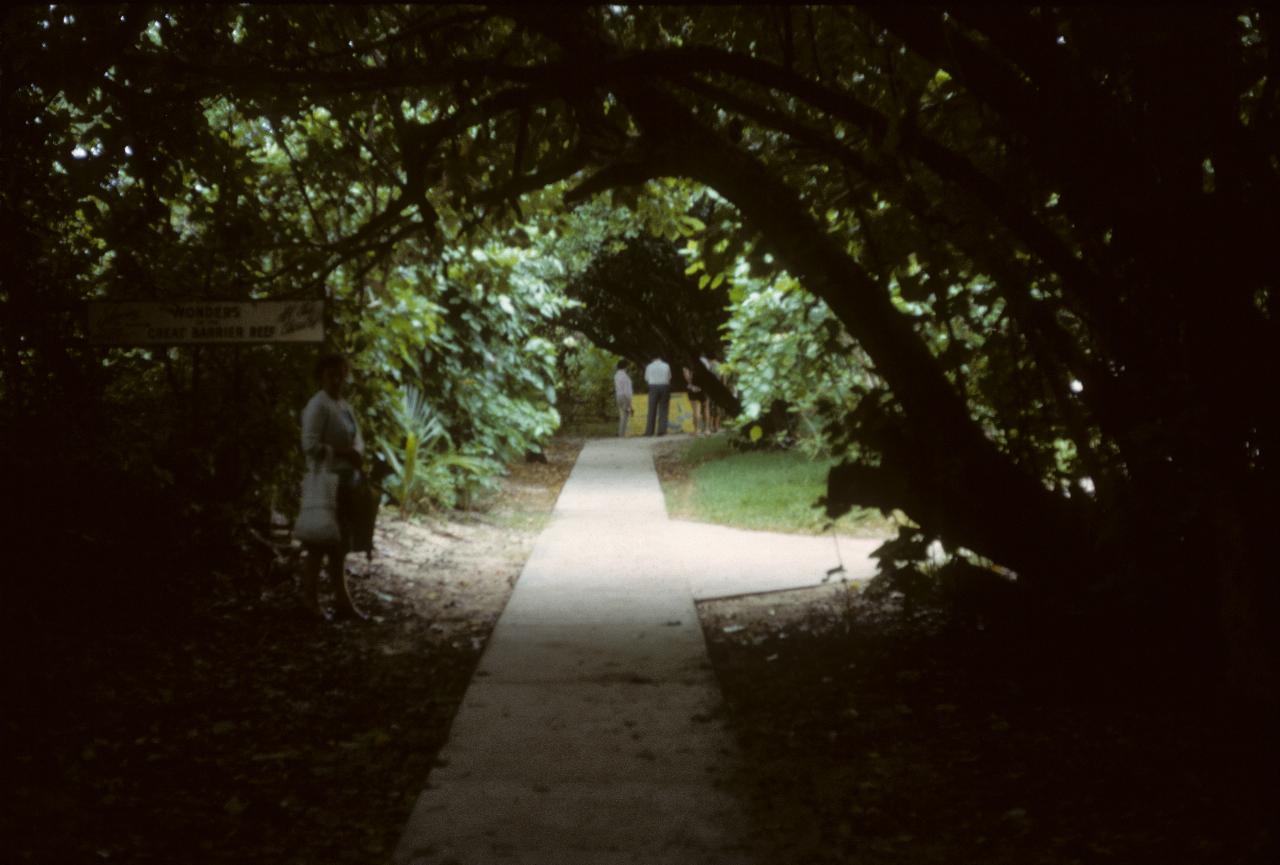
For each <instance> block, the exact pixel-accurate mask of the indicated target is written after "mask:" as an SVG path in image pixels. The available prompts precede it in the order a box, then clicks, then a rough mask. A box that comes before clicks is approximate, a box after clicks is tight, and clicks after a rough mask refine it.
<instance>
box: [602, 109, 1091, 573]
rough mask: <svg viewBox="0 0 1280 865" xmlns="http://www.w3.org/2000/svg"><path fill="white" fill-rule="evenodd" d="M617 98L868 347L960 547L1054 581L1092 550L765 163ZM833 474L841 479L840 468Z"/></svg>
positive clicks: (918, 478) (679, 118) (673, 161)
mask: <svg viewBox="0 0 1280 865" xmlns="http://www.w3.org/2000/svg"><path fill="white" fill-rule="evenodd" d="M620 90H621V95H622V96H623V98H624V100H625V101H626V102H627V104H628V107H630V108H631V110H632V111H633V112H635V114H636V115H637V117H639V118H640V120H641V122H642V124H643V125H644V126H645V127H646V128H660V129H661V130H662V133H663V137H662V145H661V153H660V154H658V155H657V156H656V157H655V159H656V160H657V161H658V162H660V164H661V165H662V166H663V167H664V169H666V170H667V171H668V172H670V173H673V174H681V175H684V176H687V177H689V178H691V179H694V180H698V181H700V182H702V183H705V184H707V185H708V186H710V187H712V188H713V189H715V190H716V191H717V192H718V193H719V194H721V195H723V196H724V197H725V198H727V199H728V200H729V201H731V202H733V203H734V205H735V206H737V208H738V209H739V211H740V212H741V213H742V215H743V217H744V219H745V220H746V222H747V223H748V224H749V225H751V226H752V227H753V228H755V229H756V230H758V231H760V232H761V233H762V234H763V236H764V237H765V238H766V240H767V242H768V244H769V246H770V248H771V249H772V251H773V252H774V253H775V254H776V255H777V256H778V257H779V259H780V260H781V261H782V263H783V265H784V266H785V267H786V268H787V270H788V271H789V272H790V273H791V274H793V275H794V276H796V277H797V278H799V279H800V280H801V282H802V283H803V284H804V285H805V287H806V288H807V289H808V290H809V291H811V292H813V293H814V294H815V295H817V296H818V297H820V298H822V299H823V300H824V301H826V302H827V304H828V305H829V306H830V308H831V309H832V311H833V312H835V314H836V315H837V316H838V317H839V318H840V320H841V321H842V322H843V323H844V325H845V326H846V327H847V328H848V329H849V332H850V333H851V334H852V335H853V336H854V337H855V338H856V339H857V340H858V341H859V343H860V344H861V346H862V347H863V348H864V349H865V350H866V351H867V353H868V354H869V355H870V356H871V358H872V360H873V361H874V363H875V365H876V371H877V373H878V374H879V375H880V376H882V377H883V378H884V380H885V381H886V382H888V384H889V385H890V387H891V388H892V390H893V393H894V395H895V396H896V397H897V399H898V400H899V401H900V403H901V405H902V407H903V409H904V411H905V414H906V424H907V425H906V427H905V428H904V430H903V432H904V437H903V439H902V440H900V441H898V442H886V443H885V444H886V445H887V446H888V447H889V449H890V450H891V451H892V453H886V456H887V457H889V459H890V460H891V461H892V462H894V463H896V464H897V465H898V466H900V467H903V468H909V471H908V477H910V479H911V481H912V484H913V486H914V487H915V488H916V493H915V494H914V495H913V496H912V498H913V500H915V501H917V502H921V503H925V502H927V503H928V506H929V511H930V514H931V520H932V521H933V522H934V523H935V527H936V528H938V529H941V530H942V531H943V532H944V534H945V535H947V536H948V538H949V540H950V541H951V542H952V543H953V544H956V545H962V546H965V547H969V548H971V549H973V550H975V551H978V552H981V553H983V554H985V555H988V556H990V557H991V558H993V559H996V560H999V561H1001V562H1003V563H1004V564H1006V565H1008V566H1009V567H1012V568H1014V569H1015V570H1018V571H1020V572H1023V573H1025V574H1027V575H1028V577H1031V578H1039V579H1041V580H1042V581H1043V580H1045V579H1048V578H1058V579H1056V580H1054V582H1058V581H1060V580H1061V579H1062V578H1064V577H1066V576H1068V575H1070V574H1072V573H1075V572H1077V571H1078V569H1080V568H1082V567H1085V566H1086V563H1087V562H1089V561H1090V559H1091V556H1090V555H1089V553H1090V551H1089V549H1088V543H1087V542H1088V538H1089V532H1088V530H1087V522H1086V518H1085V516H1086V515H1085V514H1084V513H1083V512H1082V509H1080V508H1079V507H1078V506H1077V505H1076V504H1075V503H1073V502H1068V501H1065V500H1062V499H1060V498H1058V497H1056V496H1055V495H1054V494H1052V493H1051V492H1049V491H1048V490H1046V489H1044V488H1043V487H1041V486H1040V484H1039V482H1038V481H1037V480H1036V479H1035V478H1033V477H1030V476H1029V475H1027V474H1026V473H1025V472H1023V471H1022V470H1021V469H1020V468H1019V467H1018V466H1017V465H1016V464H1014V463H1013V461H1012V460H1011V459H1010V458H1008V457H1007V456H1006V455H1004V454H1002V453H1001V452H1000V451H999V450H998V449H997V448H996V447H995V445H994V444H993V443H992V442H991V441H989V440H988V439H987V438H986V437H985V435H984V434H983V432H982V430H981V428H980V427H979V426H978V424H977V423H976V422H975V421H974V420H973V419H972V418H971V417H970V416H969V413H968V408H967V406H966V405H965V403H964V401H963V399H962V398H961V397H960V396H959V395H958V394H957V393H956V392H955V391H954V389H953V388H952V386H951V384H950V383H949V382H948V381H947V379H946V377H945V376H944V375H943V373H942V369H941V367H940V365H939V364H938V362H937V360H936V359H935V358H934V357H933V356H932V354H930V352H929V350H928V349H927V347H926V346H925V345H924V343H923V342H922V341H921V339H920V338H919V337H918V336H917V335H916V333H915V332H914V330H913V329H912V325H911V323H910V321H909V320H908V319H907V318H906V317H905V316H903V315H902V314H901V313H899V312H898V311H897V310H896V309H895V308H894V307H893V305H892V303H891V302H890V300H889V297H888V295H887V292H885V291H884V290H883V289H882V288H881V287H880V286H879V285H877V284H876V283H875V282H874V281H872V280H871V278H870V277H869V276H868V275H867V274H866V273H865V272H864V271H862V269H861V268H860V267H858V265H857V263H856V262H854V261H853V260H852V259H851V258H850V257H849V256H848V255H847V254H846V253H845V252H844V250H842V249H840V248H839V247H838V246H836V244H835V243H834V241H832V240H831V238H830V237H829V235H828V234H827V233H826V232H825V231H824V230H823V229H822V227H821V226H820V225H819V224H818V223H817V222H816V221H815V220H814V219H813V218H812V217H811V216H810V214H809V213H808V212H807V211H806V210H805V208H804V206H803V205H802V204H801V203H800V201H799V200H798V198H797V196H796V195H795V193H793V192H792V191H791V190H790V189H789V188H788V187H787V186H786V185H785V183H783V182H782V181H781V180H780V179H779V178H777V177H776V176H775V175H774V174H773V173H772V172H770V171H769V170H768V169H767V168H766V167H765V166H763V165H762V164H761V163H760V162H759V161H758V160H756V159H755V158H753V157H752V156H750V155H748V154H747V153H745V152H744V151H742V150H740V149H738V148H736V147H734V146H731V145H729V144H727V143H726V142H724V141H723V140H721V139H720V138H719V137H718V136H716V135H715V134H714V133H712V132H710V131H709V130H707V129H706V128H705V127H702V126H701V125H700V124H698V123H697V121H695V120H694V119H693V118H692V117H691V116H690V115H689V114H688V112H687V111H685V109H684V108H683V107H682V106H680V105H679V104H678V103H677V102H676V101H675V100H672V99H670V98H667V97H666V96H665V95H664V94H661V93H659V92H657V91H656V90H654V89H653V88H652V87H648V86H646V85H643V84H637V85H635V86H632V87H627V88H625V89H622V88H620ZM837 479H838V476H837Z"/></svg>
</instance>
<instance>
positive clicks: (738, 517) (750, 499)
mask: <svg viewBox="0 0 1280 865" xmlns="http://www.w3.org/2000/svg"><path fill="white" fill-rule="evenodd" d="M831 465H832V462H831V460H824V459H817V460H815V459H811V458H810V457H808V456H806V455H805V454H803V453H801V452H800V451H794V450H793V451H748V452H739V451H735V450H733V449H732V448H731V447H730V446H729V440H728V436H727V435H718V436H711V437H708V438H701V439H694V440H693V441H690V442H680V443H678V444H676V445H675V446H674V447H671V448H670V449H668V450H666V451H665V452H661V453H660V454H659V455H658V474H659V476H660V477H661V478H662V488H663V492H664V493H665V495H666V499H667V512H668V513H669V514H671V516H672V517H675V518H677V519H687V520H698V521H701V522H708V523H717V524H720V525H726V526H736V527H738V528H744V529H757V530H767V531H779V532H797V533H803V534H818V533H820V532H823V531H825V530H826V527H827V525H828V522H829V521H828V519H827V517H826V515H825V514H824V513H823V512H822V510H821V509H820V508H818V507H816V506H815V504H814V503H815V502H816V501H817V500H818V497H819V496H821V495H823V494H824V493H825V492H826V488H827V470H828V469H829V468H830V467H831ZM892 525H893V523H892V521H890V520H888V519H886V518H885V517H883V516H882V515H881V514H880V512H879V511H877V510H866V509H859V510H856V511H853V512H851V513H849V514H846V515H845V516H843V517H841V518H840V519H839V520H838V521H837V522H836V531H837V532H839V533H840V534H842V535H857V536H861V537H880V536H884V537H888V536H889V535H891V534H892V530H891V529H892Z"/></svg>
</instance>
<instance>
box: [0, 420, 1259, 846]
mask: <svg viewBox="0 0 1280 865" xmlns="http://www.w3.org/2000/svg"><path fill="white" fill-rule="evenodd" d="M581 444H582V442H581V440H573V439H561V440H557V441H556V442H554V443H553V444H552V445H551V447H550V448H549V449H548V456H549V462H548V463H547V464H546V465H541V464H520V465H517V466H514V467H512V471H511V474H510V476H509V477H507V478H506V480H505V483H504V485H503V491H502V493H501V494H499V495H498V496H497V497H496V498H495V499H494V500H493V501H492V502H491V503H490V506H489V508H488V509H487V510H486V511H484V512H482V513H472V514H451V515H444V516H438V517H435V518H432V519H430V520H427V521H425V522H423V523H421V524H408V523H404V522H401V521H397V520H394V519H391V518H390V516H391V515H389V514H384V515H383V517H382V519H381V520H380V528H379V530H378V533H377V537H376V546H377V555H376V556H375V558H374V559H373V561H372V562H371V563H365V562H364V561H362V560H360V559H359V558H357V559H355V560H353V562H352V569H353V571H354V572H355V573H356V576H355V578H354V580H353V585H354V592H355V595H356V598H357V602H358V603H359V604H360V605H361V606H362V607H363V608H364V609H365V610H367V611H368V612H369V613H371V614H372V619H371V620H370V621H369V622H366V623H358V624H316V623H309V622H307V621H305V620H304V619H302V618H300V617H299V616H298V615H297V613H296V600H295V592H294V587H293V583H292V582H291V581H288V580H274V581H273V580H267V579H265V578H264V577H263V576H262V574H258V575H257V576H248V577H246V576H245V575H239V576H236V577H232V576H227V577H225V580H226V584H225V585H224V586H222V587H221V589H220V590H219V591H217V592H213V593H210V594H211V597H216V598H218V602H217V603H216V604H209V605H206V606H204V607H201V608H198V609H196V610H194V611H193V612H192V613H191V614H190V615H186V616H183V617H182V618H181V619H180V620H176V621H175V622H173V623H171V624H172V626H171V627H168V628H153V629H143V630H139V631H137V632H136V633H130V634H126V635H118V636H116V637H115V638H113V639H112V640H110V641H107V642H104V643H101V644H99V645H97V646H96V647H95V648H94V649H93V651H91V652H88V653H85V654H84V655H83V656H79V657H75V658H66V659H64V660H65V663H61V664H55V663H48V664H46V665H44V666H43V667H41V668H40V670H39V675H34V674H33V675H31V676H28V678H27V680H26V681H25V682H24V683H23V685H22V688H21V690H20V691H17V692H16V693H17V695H18V698H17V699H14V700H12V701H11V702H10V705H8V706H6V710H5V712H4V713H3V716H2V719H0V723H3V725H4V726H3V730H4V748H3V753H2V754H0V775H2V776H3V777H4V779H5V786H4V795H5V800H4V803H3V808H0V839H2V840H0V845H2V846H0V862H4V863H9V862H13V863H47V865H55V863H56V865H78V863H103V862H107V863H110V862H128V863H138V865H150V863H156V865H159V863H164V865H172V863H178V862H181V863H195V865H205V863H218V865H221V863H228V865H229V863H243V865H269V863H270V865H282V863H283V865H321V863H323V865H346V863H350V865H357V863H360V865H381V863H385V862H386V861H387V859H388V857H389V855H390V852H391V849H392V847H393V846H394V844H395V841H396V839H397V837H398V833H399V831H400V829H401V827H402V826H403V824H404V821H405V819H406V818H407V816H408V814H409V812H410V810H411V808H412V805H413V802H414V799H415V797H416V795H417V793H418V792H419V790H420V789H421V788H422V786H423V784H424V782H425V780H426V777H427V774H428V772H429V771H430V768H431V765H432V761H433V759H434V756H435V754H436V753H437V752H438V750H439V748H440V747H441V745H442V744H443V743H444V739H445V737H446V735H447V731H448V727H449V724H450V722H451V721H452V718H453V715H454V713H455V711H456V708H457V705H458V703H459V701H460V699H461V697H462V694H463V693H464V691H465V689H466V686H467V683H468V681H469V679H470V677H471V674H472V672H473V671H474V668H475V665H476V663H477V662H478V660H479V656H480V653H481V651H482V650H483V647H484V644H485V641H486V639H487V638H488V635H489V633H490V631H491V629H492V627H493V623H494V622H495V620H496V618H497V616H498V615H499V614H500V612H501V610H502V608H503V606H504V604H505V603H506V600H507V597H508V596H509V593H510V591H511V586H512V585H513V583H514V580H515V579H516V577H517V576H518V574H519V572H520V569H521V567H522V565H523V562H524V561H525V559H526V557H527V556H528V554H529V552H530V550H531V549H532V545H533V543H534V541H535V539H536V537H537V533H538V531H539V530H540V529H541V528H542V526H543V525H544V524H545V521H546V519H547V517H548V515H549V512H550V510H551V508H552V506H553V504H554V501H555V498H556V496H557V495H558V492H559V489H560V487H561V485H562V484H563V483H564V480H565V479H566V477H567V476H568V472H569V470H570V469H571V467H572V464H573V461H574V459H576V456H577V453H578V450H579V449H580V447H581ZM873 595H874V593H869V592H863V591H856V592H854V591H850V590H849V588H848V587H846V586H844V585H842V584H830V585H827V586H823V587H820V588H817V589H805V590H799V591H793V592H783V593H774V594H770V595H761V596H755V597H748V598H739V599H730V600H722V601H715V602H708V603H703V604H701V605H700V609H699V612H700V615H701V618H702V624H703V628H704V633H705V634H706V637H707V643H708V648H709V650H710V653H711V659H712V663H713V665H714V667H715V669H716V673H717V676H718V677H719V679H720V682H721V685H722V688H723V691H724V694H725V712H726V717H727V721H728V723H729V724H730V725H731V727H732V728H733V729H734V731H735V733H736V735H737V737H738V739H739V742H740V743H741V746H742V749H743V751H744V753H745V755H746V757H747V759H746V761H745V768H744V771H743V772H742V773H741V775H740V776H739V777H738V778H737V779H736V784H737V785H738V789H739V791H740V792H741V793H742V795H744V797H745V798H746V800H747V801H748V802H749V804H750V808H751V809H752V814H753V818H754V819H753V821H752V823H753V825H754V827H755V831H756V832H757V833H758V834H759V836H760V838H759V843H760V844H762V845H763V846H764V847H765V848H766V849H769V850H771V851H772V856H771V857H770V861H772V862H776V863H778V865H853V863H857V865H874V863H881V862H883V863H890V862H892V863H894V865H903V863H907V865H916V863H930V865H932V863H937V865H944V863H945V865H957V863H984V865H985V863H991V865H1015V863H1016V865H1038V863H1045V865H1047V863H1054V865H1065V863H1081V865H1085V863H1090V865H1091V863H1117V865H1121V863H1123V865H1135V863H1148V862H1150V863H1153V865H1154V863H1160V865H1179V863H1186V865H1193V863H1194V865H1218V863H1222V865H1227V863H1233V865H1235V863H1241V865H1246V863H1247V865H1252V863H1257V865H1262V863H1270V862H1274V861H1280V856H1277V855H1275V854H1276V852H1277V842H1278V838H1277V834H1276V830H1275V828H1274V826H1273V822H1274V821H1273V816H1274V813H1273V811H1274V808H1273V804H1274V802H1276V801H1280V796H1277V795H1276V794H1277V792H1280V785H1277V774H1276V769H1275V767H1276V766H1277V762H1276V760H1275V744H1276V743H1275V736H1274V730H1272V729H1270V728H1268V727H1266V726H1265V724H1264V723H1263V722H1261V721H1260V720H1259V719H1256V718H1249V717H1242V716H1240V715H1237V714H1233V713H1230V712H1227V711H1225V710H1223V709H1221V708H1220V707H1217V706H1215V705H1213V704H1211V703H1205V702H1202V701H1198V700H1197V699H1195V698H1193V696H1192V695H1186V694H1179V693H1177V691H1176V689H1175V688H1170V687H1169V686H1168V683H1167V682H1166V683H1165V684H1163V685H1162V686H1161V688H1162V690H1159V691H1156V692H1153V691H1151V690H1147V691H1141V692H1138V691H1133V690H1132V689H1131V688H1130V687H1129V684H1128V682H1127V680H1125V679H1122V678H1119V677H1108V676H1106V675H1098V674H1097V672H1096V671H1095V673H1094V674H1091V675H1088V676H1083V675H1081V674H1079V673H1078V672H1076V673H1072V672H1070V668H1069V667H1068V666H1065V665H1063V664H1062V663H1061V657H1062V654H1061V653H1060V652H1058V653H1051V652H1046V651H1044V650H1043V649H1044V647H1043V646H1037V645H1036V644H1035V642H1030V643H1028V642H1025V641H1024V642H1022V643H1018V642H1016V641H1015V642H1010V640H1009V639H1008V638H1007V635H1004V636H1002V635H1001V634H1000V633H999V632H998V631H997V630H996V629H993V628H986V627H984V626H983V623H982V622H981V621H979V622H977V623H976V624H975V622H974V621H971V620H970V621H964V622H950V623H948V622H947V621H946V619H945V617H942V616H940V615H937V614H936V611H929V610H923V609H917V610H907V609H903V606H902V603H901V599H900V598H897V597H895V596H893V595H892V594H888V595H886V594H881V595H876V596H874V597H873ZM1077 636H1078V637H1079V639H1080V640H1081V641H1082V643H1083V642H1087V640H1088V635H1077ZM51 645H52V644H51ZM1172 672H1173V673H1174V675H1172V676H1171V677H1170V679H1169V681H1174V682H1176V680H1177V679H1176V671H1172ZM12 693H15V692H11V694H12ZM709 865H713V863H709Z"/></svg>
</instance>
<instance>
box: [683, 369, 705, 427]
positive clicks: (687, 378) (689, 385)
mask: <svg viewBox="0 0 1280 865" xmlns="http://www.w3.org/2000/svg"><path fill="white" fill-rule="evenodd" d="M704 363H705V361H704ZM684 386H685V391H686V392H687V393H688V394H689V407H690V408H691V409H692V410H693V434H694V435H695V436H699V435H704V434H706V432H707V394H706V391H704V390H703V389H702V388H700V387H699V386H698V385H696V384H694V383H693V370H691V369H689V367H687V366H686V367H685V368H684Z"/></svg>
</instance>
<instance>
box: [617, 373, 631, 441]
mask: <svg viewBox="0 0 1280 865" xmlns="http://www.w3.org/2000/svg"><path fill="white" fill-rule="evenodd" d="M631 395H632V394H631V376H629V375H627V362H626V361H625V360H620V361H618V368H617V372H615V373H614V374H613V396H614V398H615V399H616V400H617V403H618V438H626V435H627V419H628V418H629V417H631Z"/></svg>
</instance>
